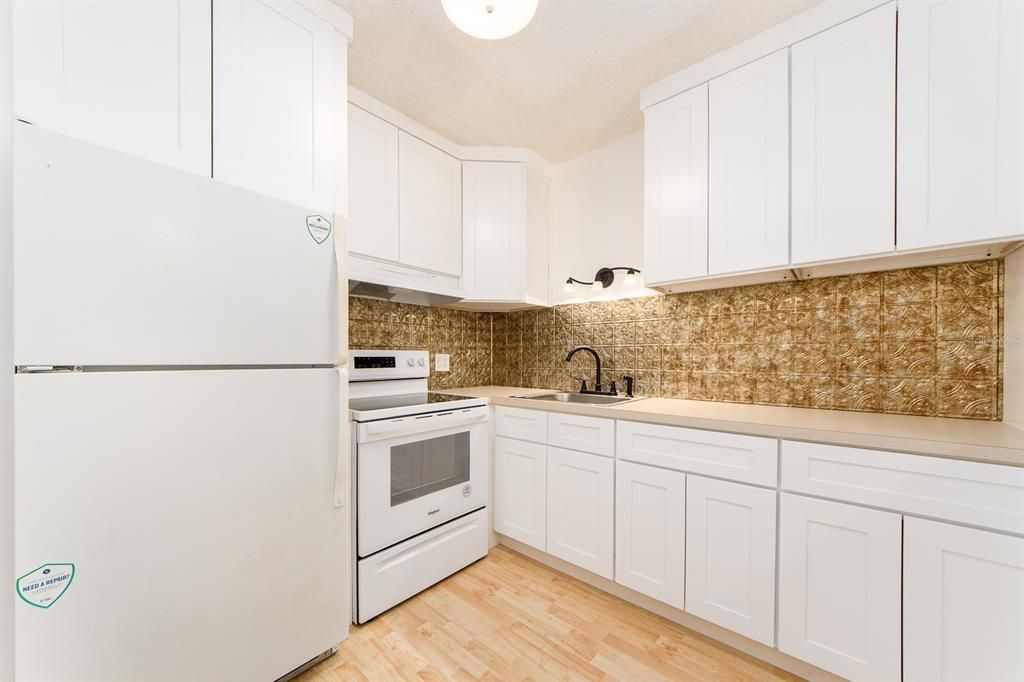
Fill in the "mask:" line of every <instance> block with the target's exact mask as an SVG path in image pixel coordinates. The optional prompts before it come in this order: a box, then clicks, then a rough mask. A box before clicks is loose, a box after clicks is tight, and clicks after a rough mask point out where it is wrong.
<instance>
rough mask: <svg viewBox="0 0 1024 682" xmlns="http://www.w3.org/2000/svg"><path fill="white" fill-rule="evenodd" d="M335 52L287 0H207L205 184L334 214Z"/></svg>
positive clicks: (320, 23)
mask: <svg viewBox="0 0 1024 682" xmlns="http://www.w3.org/2000/svg"><path fill="white" fill-rule="evenodd" d="M345 46H346V38H345V37H344V36H342V34H341V33H339V32H337V31H335V30H334V27H333V26H331V24H329V23H328V22H326V21H324V20H323V19H321V18H320V17H318V16H317V15H315V14H313V13H312V12H311V11H310V10H308V9H307V8H306V7H304V6H303V5H302V4H301V3H299V2H297V1H296V0H216V1H215V2H214V3H213V101H214V107H213V176H214V178H216V179H218V180H223V181H225V182H230V183H232V184H235V185H239V186H241V187H245V188H247V189H251V190H254V191H257V192H261V193H263V194H268V195H271V196H275V197H278V198H280V199H284V200H286V201H290V202H293V203H296V204H300V205H303V206H308V207H310V208H311V209H317V210H322V211H333V210H334V206H335V201H336V198H337V195H338V194H339V192H338V189H337V187H336V186H335V183H336V178H337V175H336V173H335V164H336V158H337V157H336V145H337V144H338V140H337V130H336V129H337V124H338V120H339V117H338V116H336V114H335V107H336V106H337V107H340V106H341V103H342V102H343V101H344V93H345V87H346V85H345V75H344V72H343V71H342V69H341V68H340V67H341V66H342V63H339V62H340V61H341V60H343V59H344V57H343V55H344V53H345ZM339 71H342V72H341V73H340V74H339V73H338V72H339ZM336 101H337V102H336Z"/></svg>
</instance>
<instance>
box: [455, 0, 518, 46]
mask: <svg viewBox="0 0 1024 682" xmlns="http://www.w3.org/2000/svg"><path fill="white" fill-rule="evenodd" d="M441 7H443V8H444V13H445V14H447V15H448V18H449V19H451V22H452V23H453V24H455V25H456V26H458V27H459V28H460V29H461V30H462V31H464V32H465V33H468V34H469V35H471V36H473V37H474V38H483V39H484V40H500V39H502V38H508V37H509V36H511V35H515V34H516V33H519V32H520V31H522V30H523V29H524V28H526V25H527V24H529V23H530V20H531V19H533V15H534V14H536V12H537V0H441Z"/></svg>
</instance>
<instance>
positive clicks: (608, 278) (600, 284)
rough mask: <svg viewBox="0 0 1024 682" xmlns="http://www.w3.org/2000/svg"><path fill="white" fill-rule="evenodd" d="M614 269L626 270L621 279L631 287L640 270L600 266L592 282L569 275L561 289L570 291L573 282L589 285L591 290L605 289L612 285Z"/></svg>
mask: <svg viewBox="0 0 1024 682" xmlns="http://www.w3.org/2000/svg"><path fill="white" fill-rule="evenodd" d="M616 270H625V271H626V277H625V279H623V280H622V281H623V283H624V284H625V285H626V286H628V287H631V286H634V285H635V284H636V282H637V279H636V276H637V275H638V274H640V271H639V270H638V269H636V268H626V267H618V268H601V269H600V270H598V271H597V274H595V275H594V281H593V282H584V281H583V280H581V279H576V278H575V277H570V278H569V279H567V280H565V286H564V287H562V290H563V291H566V292H569V291H572V289H573V285H574V284H582V285H583V286H586V287H590V288H591V289H592V290H593V291H601V290H602V289H607V288H608V287H610V286H611V285H612V282H614V281H615V271H616Z"/></svg>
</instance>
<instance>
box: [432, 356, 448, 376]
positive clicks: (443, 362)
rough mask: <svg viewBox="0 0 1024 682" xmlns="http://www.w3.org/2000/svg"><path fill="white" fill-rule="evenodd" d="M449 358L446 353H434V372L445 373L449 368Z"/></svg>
mask: <svg viewBox="0 0 1024 682" xmlns="http://www.w3.org/2000/svg"><path fill="white" fill-rule="evenodd" d="M451 357H452V356H450V355H448V354H447V353H434V371H436V372H447V371H448V370H449V368H450V366H451Z"/></svg>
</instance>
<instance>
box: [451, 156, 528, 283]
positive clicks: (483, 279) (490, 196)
mask: <svg viewBox="0 0 1024 682" xmlns="http://www.w3.org/2000/svg"><path fill="white" fill-rule="evenodd" d="M524 184H525V174H524V172H523V167H522V166H521V165H520V164H517V163H488V162H481V161H477V162H467V163H464V164H463V165H462V221H463V228H464V234H465V245H464V246H465V252H466V265H465V267H464V268H463V273H464V274H465V281H464V282H463V287H464V288H465V291H466V294H467V297H468V298H474V299H483V300H502V299H515V298H522V297H523V295H524V294H523V262H524V256H525V254H524V253H523V245H524V242H525V240H524V236H525V235H524V234H523V232H524V229H523V228H524V227H525V224H524V218H523V189H524V187H523V186H524Z"/></svg>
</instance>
